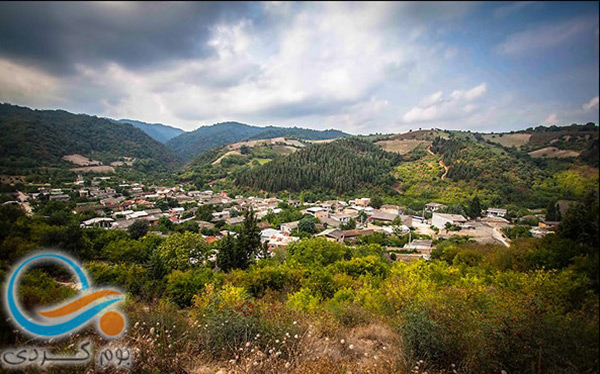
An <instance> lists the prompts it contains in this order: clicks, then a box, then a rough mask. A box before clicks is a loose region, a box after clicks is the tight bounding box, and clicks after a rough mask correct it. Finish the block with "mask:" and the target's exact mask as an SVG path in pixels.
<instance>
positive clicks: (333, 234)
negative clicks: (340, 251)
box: [317, 229, 373, 243]
mask: <svg viewBox="0 0 600 374" xmlns="http://www.w3.org/2000/svg"><path fill="white" fill-rule="evenodd" d="M372 233H373V230H338V229H334V230H325V231H324V232H323V233H321V234H323V235H321V234H318V235H317V236H325V238H326V239H327V240H332V241H336V242H340V243H342V242H345V241H348V242H353V241H355V240H356V238H357V237H359V236H362V235H370V234H372Z"/></svg>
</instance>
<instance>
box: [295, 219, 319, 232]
mask: <svg viewBox="0 0 600 374" xmlns="http://www.w3.org/2000/svg"><path fill="white" fill-rule="evenodd" d="M298 230H299V231H301V232H306V233H308V234H314V233H315V232H317V229H316V227H315V218H314V217H312V216H304V217H302V219H301V220H300V221H299V222H298Z"/></svg>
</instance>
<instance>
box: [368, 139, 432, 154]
mask: <svg viewBox="0 0 600 374" xmlns="http://www.w3.org/2000/svg"><path fill="white" fill-rule="evenodd" d="M375 144H377V145H379V146H380V147H381V148H383V149H384V150H386V151H388V152H394V153H398V154H401V155H403V154H406V153H408V152H410V151H412V150H413V149H415V148H417V147H418V146H420V145H423V146H424V147H425V148H427V147H429V145H430V144H431V142H429V141H426V140H417V139H393V140H382V141H380V142H377V143H375Z"/></svg>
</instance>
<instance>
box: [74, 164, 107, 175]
mask: <svg viewBox="0 0 600 374" xmlns="http://www.w3.org/2000/svg"><path fill="white" fill-rule="evenodd" d="M69 170H71V171H74V172H84V173H114V172H115V168H113V167H112V166H106V165H102V166H86V167H81V168H72V169H69Z"/></svg>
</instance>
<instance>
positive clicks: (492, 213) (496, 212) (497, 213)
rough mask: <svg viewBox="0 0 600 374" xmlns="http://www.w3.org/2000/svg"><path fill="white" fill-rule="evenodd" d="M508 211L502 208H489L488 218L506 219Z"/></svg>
mask: <svg viewBox="0 0 600 374" xmlns="http://www.w3.org/2000/svg"><path fill="white" fill-rule="evenodd" d="M506 213H507V212H506V209H500V208H488V210H487V216H488V217H506Z"/></svg>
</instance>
